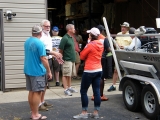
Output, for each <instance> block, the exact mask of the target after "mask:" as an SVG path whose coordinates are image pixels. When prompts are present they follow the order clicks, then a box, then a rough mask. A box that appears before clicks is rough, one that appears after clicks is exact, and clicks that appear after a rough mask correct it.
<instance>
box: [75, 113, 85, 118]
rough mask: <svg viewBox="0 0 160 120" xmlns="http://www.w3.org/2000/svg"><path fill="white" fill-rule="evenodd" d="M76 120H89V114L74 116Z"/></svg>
mask: <svg viewBox="0 0 160 120" xmlns="http://www.w3.org/2000/svg"><path fill="white" fill-rule="evenodd" d="M73 118H74V119H87V118H88V114H82V113H81V114H79V115H75V116H73Z"/></svg>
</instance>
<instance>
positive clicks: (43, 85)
mask: <svg viewBox="0 0 160 120" xmlns="http://www.w3.org/2000/svg"><path fill="white" fill-rule="evenodd" d="M37 85H38V88H44V87H45V81H44V80H41V79H37Z"/></svg>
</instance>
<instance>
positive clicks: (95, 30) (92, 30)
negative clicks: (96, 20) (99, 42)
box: [87, 27, 100, 36]
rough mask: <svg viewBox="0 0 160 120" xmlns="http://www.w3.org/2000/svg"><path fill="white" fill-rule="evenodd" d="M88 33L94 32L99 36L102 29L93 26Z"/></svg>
mask: <svg viewBox="0 0 160 120" xmlns="http://www.w3.org/2000/svg"><path fill="white" fill-rule="evenodd" d="M87 33H92V34H93V35H95V36H98V35H99V34H100V31H99V29H98V28H95V27H93V28H92V29H90V30H87Z"/></svg>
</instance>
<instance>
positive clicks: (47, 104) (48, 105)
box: [43, 102, 53, 108]
mask: <svg viewBox="0 0 160 120" xmlns="http://www.w3.org/2000/svg"><path fill="white" fill-rule="evenodd" d="M43 105H44V106H45V107H48V108H49V107H53V105H52V104H49V103H47V102H44V104H43Z"/></svg>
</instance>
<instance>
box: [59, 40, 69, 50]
mask: <svg viewBox="0 0 160 120" xmlns="http://www.w3.org/2000/svg"><path fill="white" fill-rule="evenodd" d="M66 43H67V39H66V38H62V39H61V42H60V44H59V49H61V50H64V47H65V44H66Z"/></svg>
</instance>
